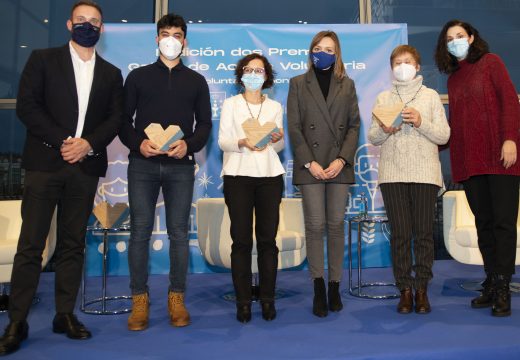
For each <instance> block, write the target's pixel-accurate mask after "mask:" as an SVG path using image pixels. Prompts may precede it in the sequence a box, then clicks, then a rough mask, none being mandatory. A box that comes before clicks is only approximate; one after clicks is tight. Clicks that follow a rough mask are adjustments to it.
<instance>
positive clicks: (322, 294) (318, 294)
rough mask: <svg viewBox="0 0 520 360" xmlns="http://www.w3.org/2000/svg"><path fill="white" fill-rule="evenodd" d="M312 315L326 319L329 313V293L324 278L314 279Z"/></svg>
mask: <svg viewBox="0 0 520 360" xmlns="http://www.w3.org/2000/svg"><path fill="white" fill-rule="evenodd" d="M312 313H313V314H314V315H316V316H317V317H325V316H327V315H328V313H329V309H328V306H327V291H326V290H325V280H323V278H316V279H314V299H313V300H312Z"/></svg>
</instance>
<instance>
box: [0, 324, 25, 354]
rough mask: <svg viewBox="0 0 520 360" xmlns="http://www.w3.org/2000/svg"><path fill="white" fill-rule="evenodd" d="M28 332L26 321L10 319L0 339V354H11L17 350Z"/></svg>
mask: <svg viewBox="0 0 520 360" xmlns="http://www.w3.org/2000/svg"><path fill="white" fill-rule="evenodd" d="M28 333H29V325H27V321H11V322H10V323H9V325H7V327H6V328H5V332H4V336H2V338H1V339H0V355H7V354H11V353H13V352H15V351H16V350H18V349H19V348H20V344H21V343H22V341H24V340H25V339H27V335H28Z"/></svg>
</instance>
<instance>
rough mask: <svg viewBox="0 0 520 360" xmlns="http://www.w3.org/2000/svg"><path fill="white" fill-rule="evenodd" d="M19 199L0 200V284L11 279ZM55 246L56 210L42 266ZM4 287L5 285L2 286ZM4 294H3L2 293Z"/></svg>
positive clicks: (19, 209)
mask: <svg viewBox="0 0 520 360" xmlns="http://www.w3.org/2000/svg"><path fill="white" fill-rule="evenodd" d="M21 205H22V201H21V200H4V201H0V285H5V284H7V283H9V282H10V281H11V273H12V271H13V262H14V256H15V254H16V248H17V246H18V237H19V236H20V229H21V227H22V215H21ZM55 248H56V211H55V212H54V216H53V218H52V222H51V227H50V229H49V235H48V237H47V244H46V246H45V250H44V251H43V255H42V268H43V267H45V265H46V264H47V263H48V262H49V260H50V259H51V257H52V255H53V254H54V249H55ZM2 288H3V289H5V286H2ZM4 295H5V294H4Z"/></svg>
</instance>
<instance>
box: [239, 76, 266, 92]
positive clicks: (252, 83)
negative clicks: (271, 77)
mask: <svg viewBox="0 0 520 360" xmlns="http://www.w3.org/2000/svg"><path fill="white" fill-rule="evenodd" d="M241 80H242V83H243V84H244V86H245V87H246V89H247V90H249V91H256V90H259V89H261V88H262V85H263V84H264V82H265V79H264V75H260V74H255V73H251V74H244V75H242V78H241Z"/></svg>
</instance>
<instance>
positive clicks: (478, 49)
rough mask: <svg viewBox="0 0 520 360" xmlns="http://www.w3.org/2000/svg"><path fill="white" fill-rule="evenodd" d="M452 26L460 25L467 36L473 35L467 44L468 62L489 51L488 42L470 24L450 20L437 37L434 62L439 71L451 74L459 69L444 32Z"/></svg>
mask: <svg viewBox="0 0 520 360" xmlns="http://www.w3.org/2000/svg"><path fill="white" fill-rule="evenodd" d="M453 26H460V27H462V28H464V30H466V32H467V33H468V36H471V35H473V42H472V43H471V44H470V46H469V50H468V56H467V57H466V60H467V61H468V62H469V63H470V64H474V63H476V62H477V61H479V59H480V58H481V57H482V56H484V55H485V54H487V53H489V46H488V43H487V42H486V41H485V40H484V39H482V38H481V37H480V34H479V33H478V30H477V29H475V28H474V27H473V26H472V25H471V24H469V23H467V22H464V21H461V20H450V21H448V22H447V23H446V24H445V25H444V27H443V28H442V30H441V32H440V34H439V38H438V39H437V47H436V49H435V63H436V64H437V68H438V69H439V71H440V72H443V73H445V74H452V73H454V72H455V71H457V70H458V69H459V61H458V60H457V58H456V57H455V56H453V55H452V54H450V53H449V51H448V41H447V39H446V34H447V33H448V30H449V29H450V28H452V27H453Z"/></svg>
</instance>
